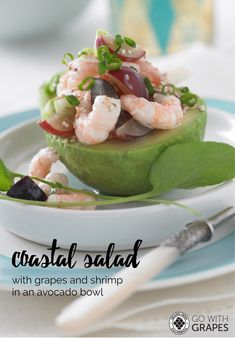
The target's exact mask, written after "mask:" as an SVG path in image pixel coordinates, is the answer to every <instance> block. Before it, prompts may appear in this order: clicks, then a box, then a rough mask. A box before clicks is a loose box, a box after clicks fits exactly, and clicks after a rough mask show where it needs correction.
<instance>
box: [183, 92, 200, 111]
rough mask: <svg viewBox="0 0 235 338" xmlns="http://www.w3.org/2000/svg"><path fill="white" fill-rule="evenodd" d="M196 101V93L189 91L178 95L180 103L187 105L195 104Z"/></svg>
mask: <svg viewBox="0 0 235 338" xmlns="http://www.w3.org/2000/svg"><path fill="white" fill-rule="evenodd" d="M197 101H198V97H197V95H195V94H193V93H190V92H186V93H184V94H182V95H181V96H180V102H181V104H183V105H186V106H189V107H193V106H195V105H196V104H197Z"/></svg>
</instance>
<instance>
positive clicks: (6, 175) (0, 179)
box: [0, 159, 15, 191]
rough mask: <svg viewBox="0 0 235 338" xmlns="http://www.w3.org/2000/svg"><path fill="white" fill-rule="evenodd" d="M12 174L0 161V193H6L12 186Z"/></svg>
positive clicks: (0, 160)
mask: <svg viewBox="0 0 235 338" xmlns="http://www.w3.org/2000/svg"><path fill="white" fill-rule="evenodd" d="M14 178H15V176H14V174H13V173H12V172H11V171H10V170H9V169H8V168H7V167H6V166H5V164H4V162H3V160H2V159H0V191H8V190H9V189H10V188H11V187H12V186H13V184H14Z"/></svg>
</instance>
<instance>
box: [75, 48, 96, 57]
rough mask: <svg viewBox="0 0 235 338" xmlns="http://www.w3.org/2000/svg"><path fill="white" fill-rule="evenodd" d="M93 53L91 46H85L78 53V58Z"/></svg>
mask: <svg viewBox="0 0 235 338" xmlns="http://www.w3.org/2000/svg"><path fill="white" fill-rule="evenodd" d="M93 54H94V50H93V49H92V48H89V47H87V48H84V49H83V50H81V51H80V52H79V53H78V58H80V57H81V56H83V55H93Z"/></svg>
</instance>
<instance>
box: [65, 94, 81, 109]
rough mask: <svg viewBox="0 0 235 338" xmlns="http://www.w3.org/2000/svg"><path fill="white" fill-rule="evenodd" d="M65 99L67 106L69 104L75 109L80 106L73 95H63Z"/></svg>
mask: <svg viewBox="0 0 235 338" xmlns="http://www.w3.org/2000/svg"><path fill="white" fill-rule="evenodd" d="M65 99H66V100H67V101H68V103H69V104H71V106H74V107H77V106H78V105H79V104H80V101H79V100H78V98H77V97H76V96H74V95H65Z"/></svg>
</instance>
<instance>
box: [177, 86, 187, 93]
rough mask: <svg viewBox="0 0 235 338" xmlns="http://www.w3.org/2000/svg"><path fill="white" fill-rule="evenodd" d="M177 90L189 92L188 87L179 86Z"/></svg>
mask: <svg viewBox="0 0 235 338" xmlns="http://www.w3.org/2000/svg"><path fill="white" fill-rule="evenodd" d="M179 90H180V91H181V93H188V92H189V88H188V87H180V88H179Z"/></svg>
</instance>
